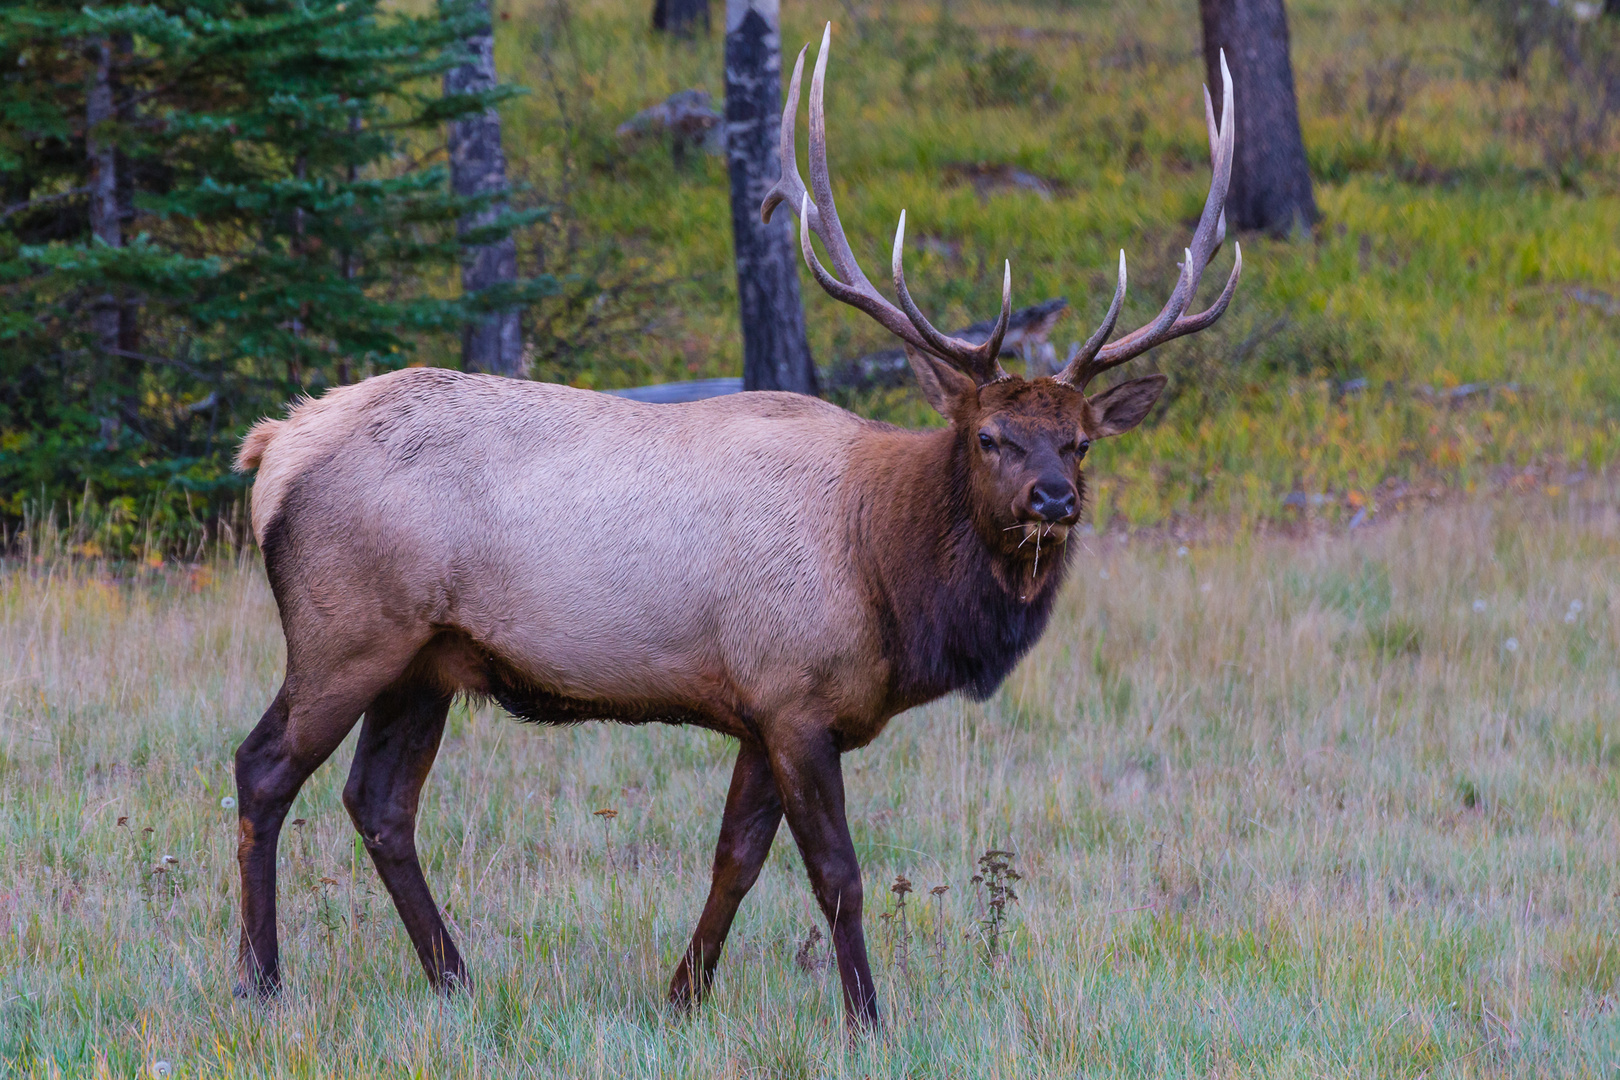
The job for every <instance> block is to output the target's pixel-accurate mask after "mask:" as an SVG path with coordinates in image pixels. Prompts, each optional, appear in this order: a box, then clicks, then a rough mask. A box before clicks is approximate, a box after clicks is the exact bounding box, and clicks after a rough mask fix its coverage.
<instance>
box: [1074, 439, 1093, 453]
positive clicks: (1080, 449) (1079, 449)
mask: <svg viewBox="0 0 1620 1080" xmlns="http://www.w3.org/2000/svg"><path fill="white" fill-rule="evenodd" d="M1090 449H1091V440H1090V439H1081V440H1080V443H1079V445H1077V446H1076V447H1075V448H1074V456H1075V457H1085V456H1086V451H1087V450H1090Z"/></svg>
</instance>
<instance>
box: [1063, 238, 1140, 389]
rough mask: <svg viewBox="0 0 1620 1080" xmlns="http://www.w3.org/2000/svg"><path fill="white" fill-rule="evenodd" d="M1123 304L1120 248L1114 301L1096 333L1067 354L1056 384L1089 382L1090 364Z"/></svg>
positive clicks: (1105, 339)
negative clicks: (1066, 360)
mask: <svg viewBox="0 0 1620 1080" xmlns="http://www.w3.org/2000/svg"><path fill="white" fill-rule="evenodd" d="M1124 303H1125V249H1124V248H1120V250H1119V284H1118V285H1116V286H1114V300H1113V303H1111V304H1109V305H1108V314H1106V315H1104V316H1103V321H1102V323H1101V324H1100V325H1099V326H1098V327H1097V329H1096V331H1095V332H1094V333H1093V334H1092V335H1091V336H1090V337H1088V338H1087V339H1086V343H1085V344H1084V345H1080V344H1076V345H1075V347H1074V349H1073V351H1072V352H1070V353H1069V360H1068V363H1066V364H1064V365H1063V370H1062V371H1060V372H1058V373H1057V375H1055V376H1054V379H1055V380H1056V381H1057V382H1060V383H1068V384H1069V385H1070V386H1075V387H1083V386H1085V385H1086V383H1088V382H1090V381H1091V377H1092V375H1093V374H1094V373H1093V372H1092V371H1091V362H1092V360H1093V358H1095V357H1096V355H1097V350H1099V349H1101V348H1102V345H1103V342H1105V341H1107V340H1108V335H1109V334H1112V333H1113V332H1114V321H1115V320H1116V319H1118V318H1119V309H1120V307H1121V306H1123V305H1124Z"/></svg>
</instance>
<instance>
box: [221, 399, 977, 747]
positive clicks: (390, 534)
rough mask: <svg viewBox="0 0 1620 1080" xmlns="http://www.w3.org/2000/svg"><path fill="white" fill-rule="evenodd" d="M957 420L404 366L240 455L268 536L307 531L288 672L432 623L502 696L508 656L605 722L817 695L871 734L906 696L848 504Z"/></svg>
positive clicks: (428, 633)
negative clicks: (886, 422) (490, 672)
mask: <svg viewBox="0 0 1620 1080" xmlns="http://www.w3.org/2000/svg"><path fill="white" fill-rule="evenodd" d="M261 433H262V434H261ZM944 435H945V433H944V432H934V433H931V434H930V433H913V432H900V431H896V430H895V429H892V428H888V427H886V426H883V425H878V424H874V423H871V422H868V421H863V420H861V419H859V418H857V417H855V416H853V415H851V414H849V413H847V412H845V411H843V410H841V409H838V408H836V407H834V406H832V405H829V404H826V403H825V402H821V401H818V400H816V399H813V398H805V397H802V396H798V395H791V394H744V395H736V396H730V397H723V398H715V399H711V400H709V401H704V402H696V403H693V404H690V405H686V406H665V405H647V404H642V403H638V402H632V401H626V400H623V399H620V398H615V397H611V396H608V395H604V394H596V393H591V392H589V391H582V390H574V389H571V388H569V387H563V386H555V385H549V384H542V383H528V382H517V381H513V380H503V379H496V378H490V377H485V376H476V375H461V374H457V373H453V372H448V371H443V370H437V369H407V370H405V371H402V372H398V373H396V374H393V375H387V376H382V377H380V378H376V379H372V380H370V381H368V382H365V383H361V384H359V385H357V386H353V387H346V388H343V389H340V390H335V391H332V392H331V393H329V394H327V395H326V396H325V397H323V398H321V399H319V400H317V401H310V402H306V403H304V404H302V405H300V406H299V407H298V408H297V409H295V410H294V412H293V414H292V416H291V417H290V418H289V419H288V420H285V421H266V422H264V423H263V424H261V425H260V427H259V428H258V429H256V431H255V434H254V435H252V436H250V437H249V439H248V440H247V441H246V442H245V444H244V451H243V461H242V464H243V466H244V467H254V466H257V468H258V469H259V475H258V479H257V482H256V485H255V490H254V496H253V526H254V531H255V533H256V535H257V536H258V538H259V541H260V543H261V544H264V545H265V546H266V547H267V549H274V548H275V547H276V545H277V544H278V543H279V544H281V545H286V546H292V547H295V548H296V549H297V551H298V555H297V560H298V562H297V565H298V567H299V572H298V573H297V575H296V576H293V575H287V576H285V577H284V578H283V579H282V580H278V581H277V601H278V603H279V604H280V606H281V609H282V618H283V621H284V623H285V624H286V627H287V633H288V644H289V649H292V650H295V651H296V653H297V655H295V656H292V657H290V658H289V667H290V669H292V670H293V671H297V670H298V669H300V668H302V667H304V666H306V665H315V666H320V667H325V666H326V663H327V661H326V658H332V657H339V656H345V657H346V656H347V655H348V654H349V653H350V652H351V651H353V650H354V648H355V646H356V645H358V644H359V642H358V641H357V628H358V627H359V626H362V625H373V626H378V627H386V631H385V633H386V634H387V635H388V636H389V637H390V638H392V639H393V640H394V641H397V642H400V643H405V642H410V643H415V644H416V645H417V647H418V648H422V647H423V646H427V645H428V644H429V642H430V640H434V639H438V641H439V642H441V643H442V644H441V645H440V646H439V647H437V648H435V649H431V650H429V655H428V656H427V657H424V660H425V661H430V662H432V663H433V665H434V667H435V671H436V673H437V676H438V678H439V679H440V680H441V681H442V682H443V683H445V684H446V689H453V690H471V691H475V692H483V693H487V692H489V691H490V690H491V687H490V685H489V684H488V681H487V679H486V678H485V675H484V661H485V660H486V659H491V658H492V659H494V660H495V661H497V662H499V663H501V664H502V665H504V666H505V667H506V668H508V669H509V670H510V671H511V672H512V673H513V674H515V675H516V676H518V677H521V678H522V679H524V680H525V681H526V682H528V683H531V684H533V685H534V686H536V687H540V688H544V689H545V690H548V691H551V692H553V693H556V694H559V695H563V696H566V697H568V698H572V699H581V700H584V701H596V702H601V703H602V713H601V717H600V718H602V719H640V718H661V717H665V716H668V717H670V718H675V719H680V720H684V721H687V722H699V723H705V725H706V726H713V727H715V728H717V729H719V730H722V731H725V732H728V733H730V734H733V735H738V736H747V735H750V734H753V735H758V734H759V732H758V731H757V730H756V729H755V725H757V724H758V723H761V722H766V719H765V718H769V717H774V716H778V715H782V714H783V713H784V712H785V711H788V710H786V707H787V706H789V705H795V706H797V705H800V704H802V702H803V701H804V700H805V699H806V698H815V699H816V700H818V701H820V702H822V703H824V707H825V709H826V710H827V711H828V712H830V713H831V714H833V715H834V716H835V717H837V723H838V728H839V733H840V740H839V741H840V743H841V744H842V745H844V746H855V745H862V744H864V743H866V742H868V741H870V739H871V738H872V737H873V736H875V735H876V734H877V732H878V731H879V730H881V727H882V724H883V723H884V722H885V721H886V720H887V719H888V718H889V717H890V716H892V715H893V713H894V712H896V711H898V710H899V709H900V708H903V707H905V705H906V704H909V703H906V702H896V701H891V700H890V699H889V695H888V687H887V677H888V672H887V668H886V665H885V664H884V662H883V658H882V650H881V648H880V647H879V646H880V642H879V640H878V635H877V632H876V630H875V629H874V628H872V627H870V626H868V625H866V623H867V622H868V621H869V620H870V612H869V611H868V610H867V603H866V598H865V597H864V596H863V595H862V588H861V584H860V582H859V581H858V580H856V577H857V575H858V573H859V570H860V565H859V562H858V561H857V560H855V559H853V558H852V555H853V554H854V552H853V551H852V548H853V546H854V545H855V544H857V543H858V539H857V537H856V536H854V535H852V532H853V530H852V527H851V522H852V517H851V514H850V507H851V506H852V504H854V503H856V502H858V501H859V495H860V490H861V484H860V481H861V479H862V476H863V469H864V473H866V474H869V473H870V472H871V471H872V466H873V465H874V464H877V465H881V464H882V457H883V454H882V449H881V448H884V447H887V449H888V455H887V456H888V460H889V463H890V464H893V462H894V452H893V451H894V449H895V444H896V443H911V444H916V443H921V442H928V441H932V442H935V443H937V442H939V441H940V439H941V438H942V437H943V436H944ZM875 451H876V452H875ZM867 524H868V525H870V524H872V523H871V522H867ZM274 532H279V533H280V535H279V536H277V535H274V534H273V533H274ZM919 539H920V538H919ZM401 651H403V650H401ZM412 651H413V654H414V652H415V650H412ZM388 655H389V659H390V660H393V661H394V662H395V663H397V662H398V655H397V653H394V652H393V651H392V650H390V653H389V654H388ZM356 659H358V658H356ZM366 674H367V675H369V676H370V677H369V678H367V677H366V676H365V675H361V674H360V673H355V676H352V677H360V678H363V679H364V681H367V682H371V681H373V680H374V679H377V680H381V681H382V682H384V683H386V682H389V681H392V680H393V679H394V678H396V677H398V675H399V674H400V672H399V671H389V672H375V673H366ZM791 712H802V709H797V708H796V709H794V710H792V711H791ZM790 714H791V713H790ZM320 734H324V733H320ZM298 737H299V736H298V735H296V734H295V738H298ZM316 737H317V738H319V737H320V735H319V734H318V735H317V736H316ZM299 741H303V740H302V738H300V739H299Z"/></svg>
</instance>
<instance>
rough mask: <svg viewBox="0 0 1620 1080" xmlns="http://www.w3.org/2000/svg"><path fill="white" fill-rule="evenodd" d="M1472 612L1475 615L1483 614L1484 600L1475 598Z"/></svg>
mask: <svg viewBox="0 0 1620 1080" xmlns="http://www.w3.org/2000/svg"><path fill="white" fill-rule="evenodd" d="M1474 614H1476V615H1483V614H1485V601H1483V600H1475V601H1474Z"/></svg>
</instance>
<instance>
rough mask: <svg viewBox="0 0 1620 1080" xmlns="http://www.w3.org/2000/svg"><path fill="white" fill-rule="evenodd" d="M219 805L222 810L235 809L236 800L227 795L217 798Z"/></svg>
mask: <svg viewBox="0 0 1620 1080" xmlns="http://www.w3.org/2000/svg"><path fill="white" fill-rule="evenodd" d="M219 805H220V809H222V810H235V809H236V800H235V799H233V798H231V797H230V796H229V795H227V796H225V797H224V798H223V799H221V800H219Z"/></svg>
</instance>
